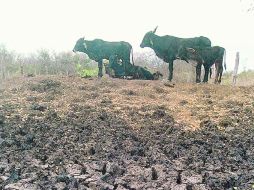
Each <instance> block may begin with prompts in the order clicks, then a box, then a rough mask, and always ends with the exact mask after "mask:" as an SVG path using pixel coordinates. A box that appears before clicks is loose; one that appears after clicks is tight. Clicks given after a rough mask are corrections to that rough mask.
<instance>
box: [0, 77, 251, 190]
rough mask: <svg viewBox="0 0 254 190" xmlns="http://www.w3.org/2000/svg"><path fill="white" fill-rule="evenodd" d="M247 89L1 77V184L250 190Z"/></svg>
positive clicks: (133, 189)
mask: <svg viewBox="0 0 254 190" xmlns="http://www.w3.org/2000/svg"><path fill="white" fill-rule="evenodd" d="M253 92H254V87H251V86H250V87H234V88H233V87H229V86H219V85H210V84H204V85H197V84H176V85H175V86H174V87H173V88H171V87H170V88H169V87H168V86H165V85H164V84H163V82H160V81H126V80H119V79H110V78H102V79H100V80H98V79H93V80H88V79H80V78H75V77H47V78H46V77H35V78H19V79H17V80H15V81H13V80H12V81H6V82H5V83H3V84H2V87H1V91H0V105H1V107H0V189H66V190H67V189H73V190H74V189H105V190H106V189H112V190H125V189H129V190H138V189H150V190H152V189H154V190H155V189H161V190H163V189H165V190H169V189H172V190H185V189H187V190H205V189H212V190H221V189H253V188H254V125H253V124H254V114H253V112H254V94H253Z"/></svg>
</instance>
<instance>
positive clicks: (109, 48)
mask: <svg viewBox="0 0 254 190" xmlns="http://www.w3.org/2000/svg"><path fill="white" fill-rule="evenodd" d="M77 51H78V52H84V53H86V54H87V55H88V57H89V58H90V59H92V60H94V61H96V62H98V68H99V72H98V77H102V60H103V59H107V60H110V57H112V56H113V57H114V56H117V57H118V58H119V59H120V60H121V62H122V64H123V67H124V72H123V74H124V75H126V71H127V68H128V67H129V65H131V62H130V54H132V62H133V52H132V46H131V45H130V44H129V43H128V42H124V41H120V42H106V41H103V40H101V39H95V40H91V41H89V40H85V39H84V38H80V39H79V40H78V41H77V42H76V45H75V47H74V48H73V52H77ZM133 63H134V62H133Z"/></svg>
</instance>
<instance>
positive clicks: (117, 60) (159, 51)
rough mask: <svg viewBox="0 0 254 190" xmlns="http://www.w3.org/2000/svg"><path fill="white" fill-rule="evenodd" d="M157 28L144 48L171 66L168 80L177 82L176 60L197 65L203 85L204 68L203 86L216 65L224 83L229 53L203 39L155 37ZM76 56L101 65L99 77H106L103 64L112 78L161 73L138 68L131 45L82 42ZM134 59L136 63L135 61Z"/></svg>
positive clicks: (217, 80)
mask: <svg viewBox="0 0 254 190" xmlns="http://www.w3.org/2000/svg"><path fill="white" fill-rule="evenodd" d="M156 30H157V27H156V28H155V29H154V30H153V31H149V32H147V33H146V34H145V36H144V38H143V40H142V42H141V44H140V47H141V48H144V47H149V48H151V49H153V50H154V52H155V54H156V55H157V56H158V57H159V58H161V59H162V60H163V61H165V62H166V63H168V70H169V75H168V80H169V81H171V80H172V79H173V62H174V60H176V59H181V60H185V61H186V62H187V63H189V60H194V61H196V62H197V66H196V82H201V67H202V65H203V66H204V70H205V75H204V79H203V82H208V76H209V72H211V69H210V68H211V66H212V65H213V64H215V68H216V76H215V81H214V82H215V83H220V82H221V76H222V72H223V63H224V68H225V69H226V63H225V53H226V51H225V49H224V48H223V47H219V46H213V47H211V41H210V39H209V38H207V37H204V36H200V37H194V38H179V37H175V36H169V35H165V36H158V35H156V34H155V32H156ZM73 51H74V52H84V53H86V54H87V55H88V57H89V58H90V59H92V60H94V61H96V62H98V68H99V71H98V77H102V67H103V60H104V59H107V60H109V64H108V65H105V70H106V73H107V74H109V75H110V76H111V77H117V78H122V77H128V76H130V77H132V78H134V79H146V80H156V79H158V78H159V77H160V76H162V75H161V73H159V72H156V73H153V74H152V73H150V72H149V71H148V70H147V69H146V68H143V67H140V66H136V65H134V61H133V49H132V46H131V45H130V44H129V43H128V42H124V41H120V42H106V41H103V40H101V39H95V40H92V41H89V40H85V39H84V38H80V39H79V40H78V41H77V42H76V44H75V47H74V49H73ZM130 57H132V63H131V59H130Z"/></svg>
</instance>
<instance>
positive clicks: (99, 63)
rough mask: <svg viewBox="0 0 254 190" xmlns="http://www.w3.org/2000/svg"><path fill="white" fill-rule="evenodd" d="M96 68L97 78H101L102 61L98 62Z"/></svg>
mask: <svg viewBox="0 0 254 190" xmlns="http://www.w3.org/2000/svg"><path fill="white" fill-rule="evenodd" d="M98 68H99V72H98V77H99V78H100V77H102V60H99V61H98Z"/></svg>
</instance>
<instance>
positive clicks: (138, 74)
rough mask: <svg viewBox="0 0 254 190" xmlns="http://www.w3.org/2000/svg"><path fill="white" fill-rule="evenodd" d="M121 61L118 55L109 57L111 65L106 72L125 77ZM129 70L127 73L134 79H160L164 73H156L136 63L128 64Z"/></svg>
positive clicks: (112, 75)
mask: <svg viewBox="0 0 254 190" xmlns="http://www.w3.org/2000/svg"><path fill="white" fill-rule="evenodd" d="M119 62H120V61H119V59H118V57H117V56H116V55H115V56H110V58H109V65H108V66H107V70H106V72H107V73H108V74H109V75H110V76H111V77H115V78H121V77H123V76H124V75H123V73H124V68H123V65H122V63H121V62H120V63H119ZM126 70H127V72H126V74H127V75H128V76H130V77H131V78H132V79H143V80H158V79H159V78H161V77H163V75H162V74H161V73H160V72H159V71H157V72H155V73H153V74H152V73H151V72H150V71H148V70H147V69H146V68H143V67H141V66H136V65H127V69H126Z"/></svg>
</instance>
